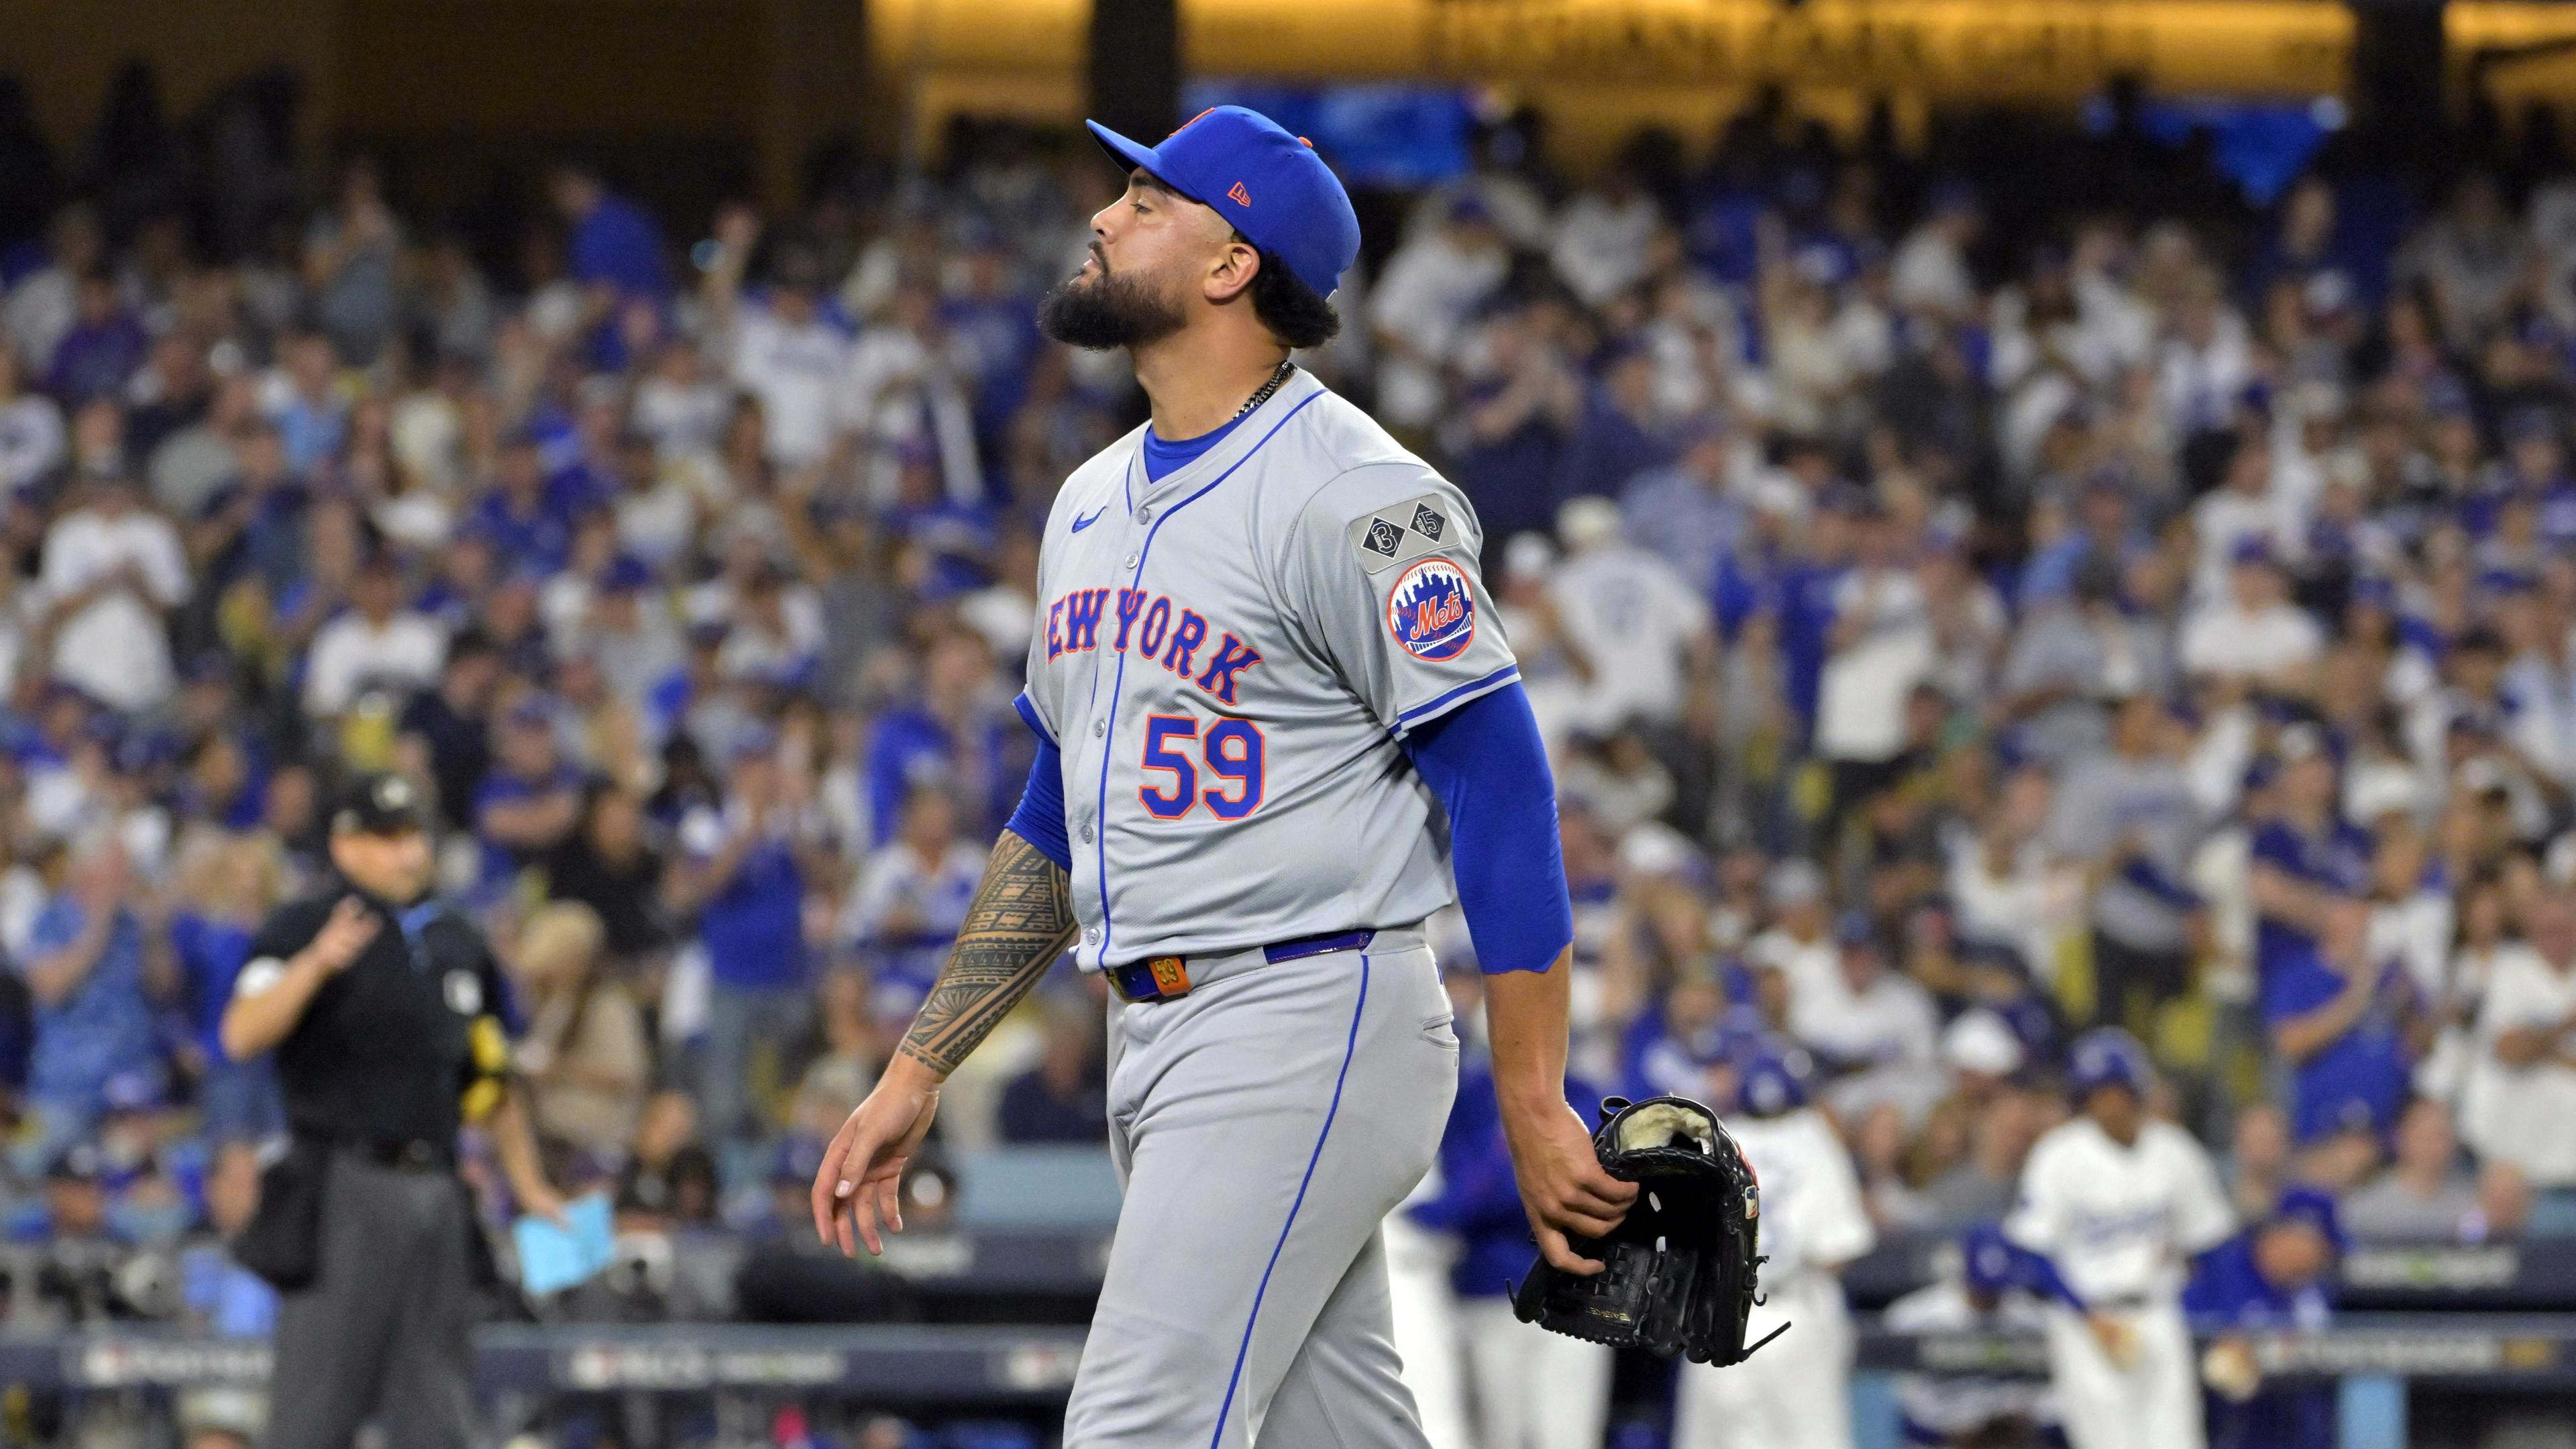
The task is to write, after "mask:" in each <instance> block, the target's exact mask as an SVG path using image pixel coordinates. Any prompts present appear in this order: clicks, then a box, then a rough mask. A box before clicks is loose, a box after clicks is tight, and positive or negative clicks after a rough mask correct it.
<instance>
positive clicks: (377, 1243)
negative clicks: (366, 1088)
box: [263, 1154, 410, 1449]
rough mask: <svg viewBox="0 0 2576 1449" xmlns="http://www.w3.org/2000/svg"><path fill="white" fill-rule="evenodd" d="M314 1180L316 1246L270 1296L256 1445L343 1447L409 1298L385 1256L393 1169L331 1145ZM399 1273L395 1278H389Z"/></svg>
mask: <svg viewBox="0 0 2576 1449" xmlns="http://www.w3.org/2000/svg"><path fill="white" fill-rule="evenodd" d="M327 1171H328V1174H329V1175H328V1176H327V1177H326V1178H325V1180H324V1182H323V1185H322V1254H321V1259H320V1271H319V1272H318V1273H317V1274H316V1275H315V1277H314V1280H313V1281H312V1282H311V1283H310V1284H307V1285H306V1286H304V1287H302V1288H299V1289H297V1290H295V1291H294V1292H292V1293H288V1294H284V1295H282V1296H281V1297H280V1298H279V1300H278V1305H277V1334H276V1340H275V1341H276V1368H275V1369H274V1370H273V1371H272V1372H271V1374H270V1376H269V1390H268V1394H269V1414H268V1436H267V1438H266V1439H265V1440H264V1441H263V1449H349V1443H350V1441H351V1439H353V1438H354V1437H355V1436H356V1435H357V1432H358V1426H359V1425H360V1424H362V1423H364V1422H365V1421H366V1419H367V1416H368V1414H369V1413H370V1412H371V1411H372V1410H373V1409H374V1408H375V1404H376V1396H377V1392H378V1390H379V1389H380V1388H381V1386H382V1384H383V1381H384V1374H385V1368H386V1364H387V1360H388V1357H389V1356H390V1354H391V1351H392V1345H393V1341H394V1334H395V1329H396V1325H397V1324H398V1323H399V1322H400V1320H401V1318H402V1316H403V1314H404V1313H405V1312H406V1311H408V1309H409V1305H408V1304H406V1303H405V1302H404V1301H403V1295H402V1294H401V1293H398V1292H389V1291H387V1288H388V1286H389V1284H388V1278H387V1274H386V1265H387V1264H388V1263H398V1262H401V1261H403V1260H404V1259H405V1258H406V1257H407V1256H408V1254H407V1249H408V1248H409V1246H410V1245H409V1244H408V1243H406V1242H405V1241H404V1239H403V1235H402V1229H403V1227H404V1226H405V1225H404V1223H403V1221H402V1215H401V1214H400V1213H399V1212H398V1211H395V1210H393V1208H392V1206H391V1194H390V1193H389V1191H388V1189H389V1186H392V1185H398V1184H399V1175H398V1174H395V1173H393V1172H391V1171H390V1170H388V1169H385V1168H381V1167H376V1166H374V1165H372V1164H369V1163H363V1162H359V1161H357V1160H355V1159H353V1158H350V1157H348V1156H345V1155H341V1154H334V1155H333V1156H332V1158H331V1159H330V1166H329V1168H328V1169H327ZM396 1281H399V1280H396Z"/></svg>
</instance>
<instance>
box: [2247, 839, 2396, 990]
mask: <svg viewBox="0 0 2576 1449" xmlns="http://www.w3.org/2000/svg"><path fill="white" fill-rule="evenodd" d="M2252 850H2253V863H2254V864H2256V865H2268V866H2271V867H2273V868H2274V869H2276V870H2279V871H2281V872H2282V873H2284V874H2286V875H2288V876H2290V877H2291V878H2292V879H2294V880H2297V881H2298V882H2299V883H2301V884H2302V885H2308V886H2314V887H2316V888H2317V889H2319V890H2325V891H2332V892H2334V893H2335V894H2337V895H2347V896H2358V895H2360V894H2362V892H2364V891H2365V890H2367V889H2369V887H2370V835H2369V833H2368V832H2366V831H2364V830H2362V829H2361V828H2360V827H2358V826H2355V825H2350V824H2346V823H2345V822H2343V821H2341V820H2337V821H2335V822H2333V823H2332V824H2329V825H2328V826H2327V827H2326V828H2325V829H2324V830H2323V831H2321V832H2319V833H2318V834H2316V835H2309V834H2308V833H2306V832H2305V831H2302V830H2300V829H2298V828H2297V827H2296V826H2293V825H2291V824H2289V823H2288V822H2286V821H2280V820H2270V821H2266V822H2264V823H2263V824H2262V825H2260V826H2258V827H2256V829H2255V831H2254V840H2253V846H2252ZM2316 944H2317V942H2316V937H2315V936H2314V935H2312V934H2310V933H2309V932H2307V931H2305V930H2302V929H2301V928H2299V927H2297V926H2294V925H2291V924H2290V923H2289V922H2287V921H2284V920H2282V919H2280V918H2279V917H2277V916H2261V917H2258V918H2257V919H2256V921H2255V923H2254V969H2255V972H2256V974H2257V975H2258V976H2269V975H2270V974H2271V973H2272V971H2273V970H2274V969H2275V968H2276V967H2278V966H2280V965H2281V964H2282V963H2283V962H2285V961H2288V960H2289V959H2291V958H2292V957H2294V956H2296V955H2298V954H2299V953H2300V952H2302V951H2312V950H2314V949H2315V948H2316Z"/></svg>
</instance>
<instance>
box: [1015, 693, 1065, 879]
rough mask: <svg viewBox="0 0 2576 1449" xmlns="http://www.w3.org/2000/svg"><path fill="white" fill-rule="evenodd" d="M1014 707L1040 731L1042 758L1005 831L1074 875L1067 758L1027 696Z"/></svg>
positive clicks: (1034, 765)
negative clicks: (1066, 821)
mask: <svg viewBox="0 0 2576 1449" xmlns="http://www.w3.org/2000/svg"><path fill="white" fill-rule="evenodd" d="M1011 704H1012V707H1013V708H1016V709H1017V710H1019V712H1020V718H1022V719H1024V720H1027V721H1028V722H1029V728H1030V729H1031V730H1034V731H1036V733H1037V737H1038V757H1037V758H1036V759H1035V760H1033V761H1031V762H1030V764H1029V783H1028V785H1027V787H1026V788H1024V789H1023V790H1021V791H1020V807H1019V808H1018V809H1017V810H1014V811H1012V812H1011V819H1010V823H1009V824H1007V825H1005V826H1004V827H1003V828H1004V829H1006V830H1008V831H1010V832H1011V833H1012V834H1013V835H1016V836H1018V837H1019V838H1021V839H1022V840H1025V841H1027V842H1028V843H1029V844H1030V845H1032V846H1034V847H1036V849H1037V853H1038V854H1040V855H1043V856H1045V857H1046V858H1047V859H1049V860H1051V861H1054V862H1055V863H1056V868H1057V869H1059V870H1062V871H1064V872H1066V873H1067V874H1071V873H1072V871H1073V842H1072V840H1071V839H1069V838H1068V837H1067V834H1066V831H1065V825H1064V756H1063V755H1062V754H1061V753H1059V752H1058V751H1057V749H1056V747H1055V736H1053V735H1051V734H1049V733H1047V728H1046V725H1045V724H1044V723H1043V722H1042V721H1040V720H1039V719H1038V712H1037V708H1036V706H1034V705H1032V704H1030V703H1029V697H1028V696H1027V695H1025V694H1023V695H1021V696H1020V697H1019V698H1017V699H1015V700H1013V701H1011Z"/></svg>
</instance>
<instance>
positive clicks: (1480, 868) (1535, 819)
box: [1403, 680, 1574, 976]
mask: <svg viewBox="0 0 2576 1449" xmlns="http://www.w3.org/2000/svg"><path fill="white" fill-rule="evenodd" d="M1403 744H1404V751H1405V753H1406V754H1407V755H1409V756H1411V757H1412V759H1413V768H1414V769H1416V770H1419V771H1420V772H1421V773H1422V780H1423V783H1424V784H1427V785H1429V786H1430V787H1431V793H1432V794H1434V795H1436V796H1438V797H1439V799H1440V803H1441V805H1442V806H1444V807H1445V808H1446V809H1447V810H1448V812H1449V853H1450V860H1451V864H1452V866H1453V867H1454V869H1455V870H1456V872H1457V877H1458V904H1459V906H1460V907H1461V908H1462V909H1463V910H1465V911H1466V913H1467V934H1468V935H1469V936H1471V937H1472V938H1474V940H1475V943H1476V962H1477V964H1478V965H1479V966H1480V967H1482V968H1483V969H1484V971H1485V974H1487V975H1489V976H1491V975H1495V974H1498V973H1500V972H1504V971H1545V970H1546V969H1547V968H1548V967H1550V966H1552V965H1554V964H1555V963H1556V958H1557V956H1558V955H1559V954H1561V953H1562V952H1563V951H1564V950H1565V948H1566V947H1567V946H1568V945H1569V944H1571V943H1572V942H1573V940H1574V910H1573V907H1572V906H1571V905H1569V904H1568V902H1567V899H1566V893H1565V855H1564V851H1563V848H1562V847H1561V845H1560V844H1559V842H1558V839H1557V833H1556V829H1557V827H1556V782H1555V778H1554V776H1553V775H1552V774H1550V772H1549V770H1548V767H1547V746H1546V745H1545V744H1544V743H1543V742H1541V741H1540V739H1539V734H1538V719H1537V717H1536V716H1535V715H1533V714H1531V713H1530V704H1529V696H1528V695H1526V694H1524V693H1522V692H1521V686H1520V683H1519V681H1517V680H1515V681H1513V682H1512V683H1510V684H1507V685H1505V686H1504V687H1502V688H1501V689H1497V690H1495V691H1494V692H1493V693H1491V694H1486V695H1479V696H1478V697H1476V698H1474V699H1471V700H1469V701H1467V702H1466V703H1465V704H1462V705H1460V706H1458V707H1457V708H1456V709H1453V710H1451V711H1449V712H1448V713H1447V714H1444V715H1442V716H1440V717H1439V718H1438V719H1435V720H1428V721H1425V722H1423V723H1421V724H1418V725H1415V726H1414V727H1413V728H1412V729H1411V730H1410V731H1409V732H1407V734H1406V735H1405V737H1404V740H1403Z"/></svg>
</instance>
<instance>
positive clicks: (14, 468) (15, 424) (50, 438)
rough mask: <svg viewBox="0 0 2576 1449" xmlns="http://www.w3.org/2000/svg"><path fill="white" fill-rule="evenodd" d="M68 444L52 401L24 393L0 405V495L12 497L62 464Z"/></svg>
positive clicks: (59, 412) (59, 416)
mask: <svg viewBox="0 0 2576 1449" xmlns="http://www.w3.org/2000/svg"><path fill="white" fill-rule="evenodd" d="M67 446H68V440H67V439H66V437H65V436H64V433H63V411H62V409H61V408H58V407H56V406H54V400H53V399H52V398H49V397H45V396H42V395H40V394H36V393H24V394H21V395H20V396H18V397H15V398H12V399H10V400H9V401H7V402H5V403H0V492H6V493H15V492H17V491H18V490H19V489H21V488H25V487H27V486H28V485H30V484H32V483H34V482H35V481H36V480H37V479H39V478H42V477H44V476H45V475H46V474H47V473H50V472H52V471H53V469H54V465H55V464H57V463H60V462H61V461H62V460H63V454H64V450H65V448H66V447H67Z"/></svg>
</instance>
